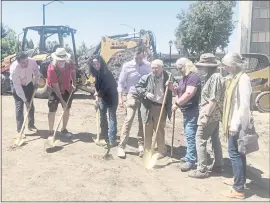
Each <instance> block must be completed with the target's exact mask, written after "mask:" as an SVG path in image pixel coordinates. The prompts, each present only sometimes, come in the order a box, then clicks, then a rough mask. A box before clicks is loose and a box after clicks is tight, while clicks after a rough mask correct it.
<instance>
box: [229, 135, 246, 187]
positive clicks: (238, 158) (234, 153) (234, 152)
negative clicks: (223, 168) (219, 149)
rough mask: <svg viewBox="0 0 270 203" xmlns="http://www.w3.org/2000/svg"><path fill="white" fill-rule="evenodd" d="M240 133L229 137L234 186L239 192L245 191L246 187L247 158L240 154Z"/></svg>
mask: <svg viewBox="0 0 270 203" xmlns="http://www.w3.org/2000/svg"><path fill="white" fill-rule="evenodd" d="M238 138H239V133H238V134H237V135H235V136H229V138H228V152H229V157H230V159H231V162H232V169H233V177H234V184H233V189H234V190H236V191H237V192H243V191H244V185H245V183H246V167H247V162H246V156H245V155H241V154H240V153H239V152H238V144H237V140H238Z"/></svg>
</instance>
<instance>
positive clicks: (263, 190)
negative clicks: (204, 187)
mask: <svg viewBox="0 0 270 203" xmlns="http://www.w3.org/2000/svg"><path fill="white" fill-rule="evenodd" d="M210 160H211V161H213V159H212V158H211V159H210ZM223 160H224V168H223V169H224V170H223V173H222V174H215V173H212V174H211V176H223V177H225V178H233V171H232V165H231V160H230V159H229V158H224V159H223ZM262 174H263V172H262V171H261V170H259V169H257V168H254V167H252V166H247V179H250V180H251V181H250V182H247V183H246V197H247V198H248V197H251V196H253V195H257V196H258V197H261V198H270V194H269V193H270V192H269V191H270V190H269V189H270V188H269V181H270V180H269V179H268V178H263V177H262ZM267 183H268V184H267Z"/></svg>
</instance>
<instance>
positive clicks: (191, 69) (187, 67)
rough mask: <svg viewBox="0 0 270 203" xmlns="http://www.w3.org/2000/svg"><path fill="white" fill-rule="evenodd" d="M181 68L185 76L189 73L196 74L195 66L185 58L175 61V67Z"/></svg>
mask: <svg viewBox="0 0 270 203" xmlns="http://www.w3.org/2000/svg"><path fill="white" fill-rule="evenodd" d="M179 66H183V69H184V72H185V76H187V75H188V74H190V73H191V72H197V68H196V66H195V65H194V64H193V63H192V61H191V60H189V59H187V58H184V57H183V58H180V59H178V60H177V61H176V67H177V68H178V67H179Z"/></svg>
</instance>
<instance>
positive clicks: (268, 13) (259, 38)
mask: <svg viewBox="0 0 270 203" xmlns="http://www.w3.org/2000/svg"><path fill="white" fill-rule="evenodd" d="M252 3H253V4H252V21H251V41H250V52H253V53H262V54H265V55H267V56H268V57H269V58H270V2H269V1H253V2H252Z"/></svg>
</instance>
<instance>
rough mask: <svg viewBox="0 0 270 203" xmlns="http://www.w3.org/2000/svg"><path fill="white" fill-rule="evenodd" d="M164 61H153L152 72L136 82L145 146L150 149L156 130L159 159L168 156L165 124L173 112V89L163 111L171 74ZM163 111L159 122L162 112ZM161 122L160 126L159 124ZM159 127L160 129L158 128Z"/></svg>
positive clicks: (169, 92)
mask: <svg viewBox="0 0 270 203" xmlns="http://www.w3.org/2000/svg"><path fill="white" fill-rule="evenodd" d="M163 66H164V65H163V61H162V60H159V59H156V60H154V61H152V63H151V67H152V73H149V74H147V75H144V76H142V78H141V79H140V81H139V82H138V83H137V84H136V90H137V93H138V94H139V96H140V97H141V99H142V103H141V116H142V121H143V129H144V148H145V150H150V148H151V144H152V137H153V134H154V132H156V131H157V132H156V135H157V138H156V139H157V147H158V159H161V158H163V157H165V156H166V153H167V149H166V146H165V126H166V117H168V118H169V119H171V114H172V91H171V90H169V91H168V93H167V96H166V98H165V100H164V101H165V108H164V111H163V112H161V107H162V103H163V98H164V96H165V90H166V86H167V84H169V83H168V79H169V75H168V73H167V72H166V71H164V70H163ZM161 113H162V116H161V120H160V122H159V117H160V114H161ZM158 123H159V126H157V125H158ZM157 128H158V129H157Z"/></svg>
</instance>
